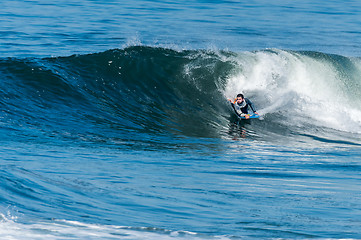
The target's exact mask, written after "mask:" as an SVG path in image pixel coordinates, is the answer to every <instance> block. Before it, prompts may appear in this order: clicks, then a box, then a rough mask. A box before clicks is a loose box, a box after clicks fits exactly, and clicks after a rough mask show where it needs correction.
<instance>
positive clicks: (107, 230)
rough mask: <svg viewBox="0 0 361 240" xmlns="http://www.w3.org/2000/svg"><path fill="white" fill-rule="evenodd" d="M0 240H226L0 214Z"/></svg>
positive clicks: (157, 230)
mask: <svg viewBox="0 0 361 240" xmlns="http://www.w3.org/2000/svg"><path fill="white" fill-rule="evenodd" d="M0 219H1V220H0V239H4V240H20V239H21V240H28V239H31V240H34V239H37V240H42V239H44V240H45V239H46V240H58V239H62V240H65V239H72V240H74V239H87V240H88V239H89V240H91V239H132V240H135V239H139V240H143V239H149V240H177V239H182V240H184V239H190V240H192V239H195V240H196V239H229V238H227V237H223V236H215V237H213V236H209V235H207V236H205V235H202V234H197V233H193V232H188V231H171V230H164V229H158V228H152V227H126V226H114V225H99V224H87V223H82V222H77V221H66V220H53V221H49V222H37V223H18V222H17V221H15V220H12V219H9V218H8V217H6V216H4V215H0Z"/></svg>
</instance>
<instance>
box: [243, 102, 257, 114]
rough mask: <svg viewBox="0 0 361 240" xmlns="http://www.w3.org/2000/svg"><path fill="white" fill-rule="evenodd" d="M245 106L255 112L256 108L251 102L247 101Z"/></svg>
mask: <svg viewBox="0 0 361 240" xmlns="http://www.w3.org/2000/svg"><path fill="white" fill-rule="evenodd" d="M246 101H247V104H248V106H249V107H250V108H251V109H252V111H253V112H257V110H256V108H255V107H254V106H253V103H252V102H251V100H249V99H247V100H246Z"/></svg>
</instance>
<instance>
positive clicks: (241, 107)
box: [234, 98, 257, 116]
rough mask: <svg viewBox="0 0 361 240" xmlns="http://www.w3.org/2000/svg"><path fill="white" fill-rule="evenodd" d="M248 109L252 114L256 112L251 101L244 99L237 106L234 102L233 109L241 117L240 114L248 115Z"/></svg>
mask: <svg viewBox="0 0 361 240" xmlns="http://www.w3.org/2000/svg"><path fill="white" fill-rule="evenodd" d="M248 107H250V108H251V109H252V111H253V112H257V111H256V109H255V108H254V106H253V104H252V102H251V100H249V99H248V98H244V100H243V101H242V102H241V103H240V104H238V103H237V102H235V104H234V108H235V109H236V111H237V112H238V114H239V115H241V116H242V114H248Z"/></svg>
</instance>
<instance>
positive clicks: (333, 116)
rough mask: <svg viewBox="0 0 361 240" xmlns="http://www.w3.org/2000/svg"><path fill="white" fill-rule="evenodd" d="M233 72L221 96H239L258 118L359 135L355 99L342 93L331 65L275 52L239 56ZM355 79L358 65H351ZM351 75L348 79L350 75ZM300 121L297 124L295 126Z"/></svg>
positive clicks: (359, 117) (360, 113)
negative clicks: (278, 116)
mask: <svg viewBox="0 0 361 240" xmlns="http://www.w3.org/2000/svg"><path fill="white" fill-rule="evenodd" d="M235 61H237V65H238V72H235V73H234V74H233V76H232V77H230V78H229V80H228V83H227V85H226V88H225V91H224V94H225V97H226V98H233V97H234V96H235V95H236V94H237V93H244V94H245V96H246V97H249V98H250V99H252V100H254V101H253V102H254V103H255V104H256V105H257V107H258V108H259V109H258V112H259V113H260V114H261V115H265V114H268V113H276V112H280V113H283V114H284V115H287V116H293V117H291V118H288V120H289V124H297V125H299V124H302V121H303V122H308V123H310V121H312V123H313V124H315V125H319V126H322V127H330V128H334V129H336V130H342V131H347V132H355V133H361V124H360V123H361V107H360V106H359V104H355V102H360V101H361V96H356V95H355V94H351V93H349V92H348V89H349V88H350V87H349V86H347V84H351V83H350V82H347V80H348V79H346V78H344V79H343V78H342V74H340V72H339V70H337V69H336V68H335V66H334V63H333V62H332V61H329V60H327V59H325V58H312V57H309V56H307V55H303V54H300V53H294V52H286V51H281V50H272V51H259V52H246V53H241V54H239V56H238V57H237V58H236V59H235ZM353 64H354V67H355V68H354V69H359V72H357V71H356V73H352V74H359V75H361V63H360V61H356V60H354V61H353ZM350 74H351V73H350ZM300 121H301V122H300Z"/></svg>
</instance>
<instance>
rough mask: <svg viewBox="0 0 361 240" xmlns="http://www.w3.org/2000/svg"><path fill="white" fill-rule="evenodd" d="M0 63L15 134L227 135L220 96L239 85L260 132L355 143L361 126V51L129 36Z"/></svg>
mask: <svg viewBox="0 0 361 240" xmlns="http://www.w3.org/2000/svg"><path fill="white" fill-rule="evenodd" d="M0 73H1V76H2V81H1V90H0V98H1V99H2V100H1V108H2V113H1V119H2V121H1V125H2V130H1V131H8V132H9V133H8V134H4V135H5V136H8V137H9V139H13V138H17V141H20V140H21V139H23V140H25V141H26V140H27V139H29V138H31V139H37V140H39V141H46V139H48V138H51V139H59V140H61V141H63V140H64V139H65V140H69V141H74V140H79V141H81V142H82V141H87V142H89V141H90V142H92V141H97V142H113V143H116V144H117V143H122V144H130V143H131V142H138V141H148V140H149V141H154V139H155V138H158V140H157V141H163V140H161V139H162V138H168V137H169V136H172V137H183V136H187V137H196V138H199V137H211V138H229V137H232V134H233V133H230V132H232V131H230V128H232V126H233V124H234V118H232V111H231V110H230V108H229V106H228V105H227V103H226V98H233V97H234V96H235V95H236V94H237V93H239V92H242V93H244V94H245V95H246V97H249V98H250V99H252V101H253V102H254V104H255V105H256V107H257V110H258V112H259V113H260V114H261V115H262V117H263V119H262V120H260V121H255V122H252V125H246V126H242V127H245V128H248V129H250V130H251V131H252V132H254V136H256V137H257V138H258V139H261V140H265V141H269V138H273V136H280V135H282V136H284V134H285V133H286V135H288V136H290V137H292V138H296V139H297V138H302V137H305V136H307V137H310V136H311V138H312V139H317V140H319V139H328V140H330V139H337V141H350V142H352V143H356V144H358V139H359V134H361V124H360V123H361V107H360V106H361V105H360V103H361V97H360V96H361V94H360V93H361V90H360V89H361V88H360V86H361V80H360V78H359V76H360V75H361V74H360V73H361V61H360V59H358V58H348V57H343V56H337V55H330V54H324V53H318V52H294V51H282V50H277V49H274V50H260V51H255V52H241V53H235V52H227V51H206V50H191V51H174V50H171V49H164V48H152V47H146V46H135V47H128V48H125V49H115V50H109V51H106V52H101V53H95V54H89V55H73V56H69V57H56V58H44V59H37V58H26V59H13V58H4V59H1V60H0ZM14 130H15V131H14ZM315 132H317V133H315ZM19 133H21V134H19ZM164 141H167V140H164Z"/></svg>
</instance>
